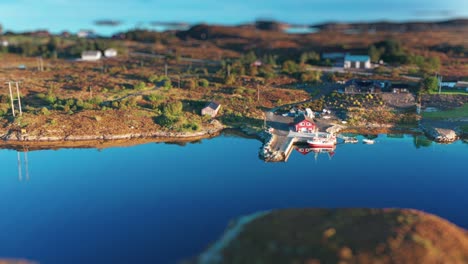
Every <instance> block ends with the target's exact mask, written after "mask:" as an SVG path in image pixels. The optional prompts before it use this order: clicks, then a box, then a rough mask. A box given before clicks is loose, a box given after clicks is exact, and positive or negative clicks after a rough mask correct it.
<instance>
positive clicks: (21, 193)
mask: <svg viewBox="0 0 468 264" xmlns="http://www.w3.org/2000/svg"><path fill="white" fill-rule="evenodd" d="M376 141H377V142H376V143H375V145H363V144H355V145H352V144H349V145H339V146H338V147H337V149H336V151H335V152H336V153H335V154H334V155H333V157H332V158H330V157H329V156H328V155H327V154H320V155H318V156H317V159H315V158H314V153H310V154H308V155H302V154H300V153H299V152H296V151H294V152H293V154H292V155H291V157H290V158H289V160H288V162H287V163H275V164H273V163H265V162H263V161H261V160H260V159H259V158H258V156H257V151H258V149H259V148H260V146H261V143H260V142H259V141H257V140H253V139H244V138H240V137H236V136H229V135H223V136H220V137H218V138H214V139H209V140H203V141H202V142H201V143H194V144H187V145H186V146H179V145H174V144H156V143H150V144H145V145H138V146H132V147H117V148H109V149H103V150H96V149H64V150H47V151H32V152H29V153H28V166H29V180H26V172H25V167H24V164H23V167H22V175H21V181H20V180H19V178H18V168H17V152H16V151H11V150H0V164H1V168H2V170H1V176H2V177H0V234H1V235H0V256H2V257H22V258H28V259H32V260H37V261H40V262H41V263H177V262H178V261H180V260H182V259H187V258H190V257H193V256H195V255H196V254H197V253H199V252H201V251H202V250H204V249H205V248H206V247H207V246H208V245H209V243H211V242H213V241H214V240H215V239H216V238H218V237H219V236H220V235H221V234H222V233H223V231H224V230H225V228H226V226H227V224H228V222H229V220H231V219H233V218H235V217H238V216H240V215H244V214H250V213H252V212H255V211H259V210H265V209H274V208H289V207H405V208H416V209H420V210H424V211H427V212H431V213H434V214H437V215H439V216H442V217H444V218H446V219H448V220H450V221H451V222H453V223H456V224H457V225H459V226H462V227H465V228H468V210H466V208H468V195H467V192H466V190H467V187H468V173H467V169H466V161H467V160H468V145H467V144H463V143H461V142H457V143H454V144H450V145H439V144H432V145H431V146H429V147H421V148H416V147H415V145H414V143H413V138H412V137H410V136H405V137H404V138H388V137H386V136H379V137H378V138H377V139H376ZM20 156H21V158H22V160H23V163H24V159H25V157H24V153H21V155H20Z"/></svg>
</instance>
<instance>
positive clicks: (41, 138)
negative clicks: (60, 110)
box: [0, 122, 225, 149]
mask: <svg viewBox="0 0 468 264" xmlns="http://www.w3.org/2000/svg"><path fill="white" fill-rule="evenodd" d="M223 129H225V127H224V125H222V124H221V123H220V122H215V123H213V126H212V127H210V128H209V129H205V130H201V131H197V132H169V131H154V132H134V133H122V134H94V135H93V134H89V135H64V136H55V135H30V134H28V133H22V132H21V131H9V132H8V133H5V134H3V135H0V140H2V141H3V142H1V143H0V148H1V147H2V146H3V147H6V148H16V146H24V145H28V146H31V147H33V148H34V146H35V145H37V147H38V148H40V149H45V148H56V147H92V146H93V145H95V146H101V145H109V146H112V145H114V144H113V143H115V145H121V144H120V143H122V142H126V143H127V144H131V143H132V141H135V142H136V143H138V142H141V141H143V142H147V141H157V142H176V141H180V142H184V141H185V142H186V141H194V140H199V139H203V138H210V137H214V136H217V135H219V134H220V133H221V132H222V130H223ZM104 142H105V143H104Z"/></svg>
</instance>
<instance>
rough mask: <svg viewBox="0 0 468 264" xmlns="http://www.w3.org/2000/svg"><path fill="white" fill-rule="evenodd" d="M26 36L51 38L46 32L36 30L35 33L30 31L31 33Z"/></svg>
mask: <svg viewBox="0 0 468 264" xmlns="http://www.w3.org/2000/svg"><path fill="white" fill-rule="evenodd" d="M27 35H29V36H31V37H41V38H45V37H50V36H51V34H50V32H49V31H47V30H36V31H32V32H29V33H27Z"/></svg>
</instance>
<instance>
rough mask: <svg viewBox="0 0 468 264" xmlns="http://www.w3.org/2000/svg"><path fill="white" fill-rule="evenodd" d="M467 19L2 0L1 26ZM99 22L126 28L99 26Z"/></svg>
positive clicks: (336, 4)
mask: <svg viewBox="0 0 468 264" xmlns="http://www.w3.org/2000/svg"><path fill="white" fill-rule="evenodd" d="M467 17H468V1H467V0H390V1H387V0H380V1H379V0H354V1H352V0H230V1H224V0H166V1H160V0H100V1H98V0H0V24H2V25H3V27H4V30H12V31H15V32H19V31H28V30H36V29H47V30H50V31H52V32H54V33H58V32H61V31H63V30H68V31H71V32H77V31H78V30H80V29H94V30H96V31H98V32H99V33H102V34H109V33H113V32H116V31H120V30H126V29H129V28H134V27H136V26H148V23H149V22H151V21H163V22H188V23H191V24H194V23H201V22H205V23H215V24H228V25H232V24H240V23H246V22H252V21H255V20H256V19H274V20H279V21H283V22H289V23H297V24H314V23H322V22H330V21H334V22H355V21H376V20H390V21H408V20H411V21H414V20H444V19H451V18H467ZM100 19H112V20H118V21H121V22H122V24H121V25H120V26H117V27H111V26H96V25H94V21H96V20H100Z"/></svg>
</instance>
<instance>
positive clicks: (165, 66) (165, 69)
mask: <svg viewBox="0 0 468 264" xmlns="http://www.w3.org/2000/svg"><path fill="white" fill-rule="evenodd" d="M164 75H166V77H167V62H164Z"/></svg>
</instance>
